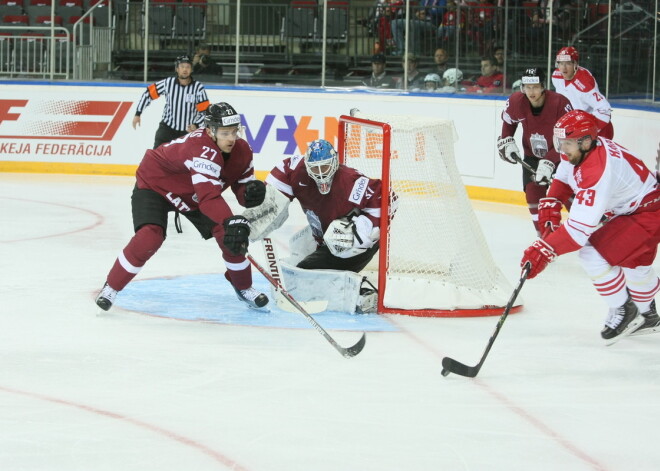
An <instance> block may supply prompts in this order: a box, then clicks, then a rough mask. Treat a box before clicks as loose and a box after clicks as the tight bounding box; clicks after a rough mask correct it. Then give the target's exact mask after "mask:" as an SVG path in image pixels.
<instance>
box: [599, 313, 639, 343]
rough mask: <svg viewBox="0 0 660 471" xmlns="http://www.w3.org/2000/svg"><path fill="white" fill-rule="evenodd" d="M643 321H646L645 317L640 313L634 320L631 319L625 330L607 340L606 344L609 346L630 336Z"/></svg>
mask: <svg viewBox="0 0 660 471" xmlns="http://www.w3.org/2000/svg"><path fill="white" fill-rule="evenodd" d="M643 323H644V318H643V317H642V316H641V315H638V316H637V317H635V318H634V319H633V320H631V321H630V324H628V325H627V326H626V328H625V329H624V330H623V332H621V333H620V334H619V335H617V336H616V337H613V338H611V339H607V340H605V345H606V346H607V347H609V346H610V345H614V344H615V343H617V342H618V341H619V340H621V339H622V338H623V337H627V336H629V335H630V334H631V333H632V332H633V331H634V330H635V329H636V328H637V327H639V326H640V325H642V324H643Z"/></svg>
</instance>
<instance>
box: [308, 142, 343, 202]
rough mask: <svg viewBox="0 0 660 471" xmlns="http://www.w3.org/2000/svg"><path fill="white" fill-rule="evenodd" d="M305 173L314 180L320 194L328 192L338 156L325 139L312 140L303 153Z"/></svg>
mask: <svg viewBox="0 0 660 471" xmlns="http://www.w3.org/2000/svg"><path fill="white" fill-rule="evenodd" d="M305 167H306V168H307V174H308V175H309V176H310V177H311V178H312V179H313V180H314V181H315V182H316V186H317V187H318V189H319V192H320V193H321V194H322V195H326V194H328V193H329V192H330V187H331V186H332V179H333V178H334V176H335V173H336V172H337V169H338V168H339V158H338V157H337V152H335V149H334V147H332V144H330V143H329V142H328V141H326V140H325V139H317V140H315V141H313V142H312V143H311V144H310V145H309V148H308V149H307V153H306V154H305Z"/></svg>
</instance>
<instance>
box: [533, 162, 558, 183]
mask: <svg viewBox="0 0 660 471" xmlns="http://www.w3.org/2000/svg"><path fill="white" fill-rule="evenodd" d="M554 173H555V164H553V163H552V162H550V161H549V160H548V159H541V160H540V161H539V166H538V167H537V168H536V174H535V175H534V181H535V182H536V183H538V184H539V185H549V184H550V181H551V180H552V175H553V174H554Z"/></svg>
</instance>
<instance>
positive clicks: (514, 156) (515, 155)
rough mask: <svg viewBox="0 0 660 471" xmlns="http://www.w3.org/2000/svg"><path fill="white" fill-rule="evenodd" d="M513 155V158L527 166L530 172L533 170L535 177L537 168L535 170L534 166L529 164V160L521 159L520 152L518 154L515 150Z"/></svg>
mask: <svg viewBox="0 0 660 471" xmlns="http://www.w3.org/2000/svg"><path fill="white" fill-rule="evenodd" d="M511 157H513V160H515V161H516V162H518V163H519V164H520V165H522V166H523V167H525V168H526V169H527V170H529V171H530V172H532V176H533V177H536V170H534V167H532V166H531V165H529V164H528V163H527V162H525V161H524V160H523V159H521V158H520V156H519V155H518V154H516V153H515V152H512V153H511Z"/></svg>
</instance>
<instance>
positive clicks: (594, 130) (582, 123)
mask: <svg viewBox="0 0 660 471" xmlns="http://www.w3.org/2000/svg"><path fill="white" fill-rule="evenodd" d="M553 137H554V139H553V140H554V145H555V149H556V150H557V152H561V143H562V141H565V140H567V139H575V140H577V142H578V144H579V143H581V142H582V140H583V139H585V138H587V137H589V138H591V139H592V140H593V141H595V140H596V138H597V137H598V126H597V125H596V121H595V120H594V117H593V116H591V115H590V114H589V113H587V112H586V111H583V110H573V111H569V112H568V113H566V114H565V115H564V116H562V117H561V118H559V119H558V120H557V122H556V123H555V127H554V129H553Z"/></svg>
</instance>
